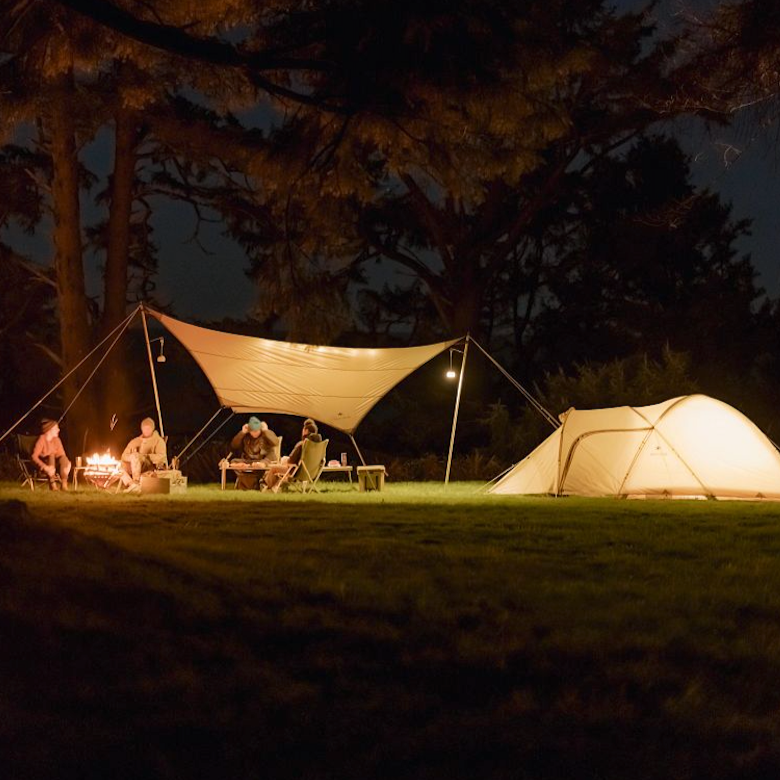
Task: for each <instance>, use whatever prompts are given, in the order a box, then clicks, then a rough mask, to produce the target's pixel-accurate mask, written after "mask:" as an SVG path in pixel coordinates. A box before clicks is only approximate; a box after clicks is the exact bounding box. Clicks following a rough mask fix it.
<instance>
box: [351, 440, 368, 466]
mask: <svg viewBox="0 0 780 780" xmlns="http://www.w3.org/2000/svg"><path fill="white" fill-rule="evenodd" d="M349 438H350V439H351V440H352V446H353V447H354V448H355V452H357V454H358V457H359V458H360V462H361V463H362V464H363V465H364V466H365V465H366V459H365V458H364V457H363V453H362V452H361V451H360V447H358V446H357V442H356V441H355V437H354V436H353V435H352V434H351V433H350V434H349Z"/></svg>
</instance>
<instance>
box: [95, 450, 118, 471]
mask: <svg viewBox="0 0 780 780" xmlns="http://www.w3.org/2000/svg"><path fill="white" fill-rule="evenodd" d="M87 466H88V467H89V468H90V469H95V470H96V471H102V470H106V471H107V470H109V469H116V468H118V467H119V461H118V460H115V459H114V458H113V457H112V455H111V453H110V452H108V451H106V452H105V453H104V454H103V455H99V454H98V453H97V452H96V453H94V454H93V455H92V456H91V457H87Z"/></svg>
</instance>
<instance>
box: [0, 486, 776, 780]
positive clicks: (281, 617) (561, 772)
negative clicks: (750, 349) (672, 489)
mask: <svg viewBox="0 0 780 780" xmlns="http://www.w3.org/2000/svg"><path fill="white" fill-rule="evenodd" d="M475 487H476V486H474V485H460V484H456V485H452V486H450V488H448V489H446V490H445V489H444V488H443V487H441V486H431V485H423V486H421V485H395V484H393V485H390V486H388V488H387V490H386V491H385V492H383V493H381V494H377V493H373V494H358V493H356V492H350V491H347V490H345V489H343V488H342V489H338V488H332V489H331V490H330V491H329V492H327V493H325V494H323V495H322V496H318V497H313V498H310V497H305V498H301V497H295V496H267V495H260V494H254V493H253V494H241V493H237V492H235V491H226V492H225V493H221V492H220V491H219V490H218V489H216V488H214V487H195V488H190V490H189V491H188V493H187V494H186V495H184V496H176V497H170V498H169V497H164V496H155V497H149V498H139V497H136V496H123V495H118V496H113V495H106V494H101V493H96V492H92V493H89V492H84V493H80V494H78V495H72V494H71V495H61V494H50V493H48V492H45V491H36V492H35V494H32V493H30V492H29V491H24V490H22V489H20V488H16V487H13V486H11V485H6V486H4V487H2V488H0V639H1V644H0V759H2V762H1V764H0V765H2V766H4V767H5V769H1V768H0V775H1V776H2V777H7V778H14V779H15V778H20V779H24V778H30V779H33V778H34V779H35V780H39V779H42V778H80V779H83V780H92V779H93V778H94V779H95V780H97V779H98V778H100V779H101V780H102V779H103V778H107V779H108V778H111V779H113V778H122V779H123V778H128V779H129V778H139V779H142V780H143V779H145V778H166V779H167V778H171V779H172V780H173V779H176V780H178V779H179V778H186V779H189V778H231V779H232V778H269V779H271V780H273V779H274V778H283V779H286V778H312V779H314V778H318V779H319V778H333V779H334V780H336V779H337V778H359V777H360V778H375V777H376V778H404V779H406V778H419V779H422V778H426V779H427V778H435V779H438V778H446V779H447V780H460V779H461V778H463V779H464V780H465V778H469V779H470V780H473V779H475V778H477V779H478V778H491V779H492V778H513V779H514V778H517V779H521V778H572V779H573V780H578V779H579V778H583V779H585V778H587V779H590V778H594V779H595V778H602V779H603V778H609V779H613V778H614V779H615V780H617V779H618V778H619V779H620V780H624V779H625V780H630V779H631V778H658V779H659V780H660V779H661V778H664V779H665V780H666V779H668V778H681V779H683V778H715V779H718V778H724V779H725V778H777V777H780V506H776V505H771V504H753V503H726V502H723V503H716V502H686V501H679V502H662V501H646V502H643V501H635V502H634V501H623V502H620V501H614V500H586V499H576V500H575V499H560V500H551V499H541V498H540V499H533V498H519V497H485V496H482V495H479V494H477V493H475ZM22 502H23V503H22Z"/></svg>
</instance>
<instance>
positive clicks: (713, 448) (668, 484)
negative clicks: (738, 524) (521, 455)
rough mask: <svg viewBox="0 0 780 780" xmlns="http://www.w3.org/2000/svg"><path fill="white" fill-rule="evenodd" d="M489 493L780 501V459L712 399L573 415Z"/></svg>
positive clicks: (765, 440) (688, 398) (747, 424)
mask: <svg viewBox="0 0 780 780" xmlns="http://www.w3.org/2000/svg"><path fill="white" fill-rule="evenodd" d="M489 492H491V493H497V494H523V493H525V494H548V495H549V494H551V495H556V496H562V495H571V496H616V497H621V498H651V497H654V498H662V497H668V498H719V499H753V500H755V499H768V500H780V452H778V450H777V449H776V447H775V446H774V445H773V444H772V442H771V441H769V439H768V438H767V437H766V436H765V435H764V434H763V433H762V432H761V431H760V430H759V429H758V428H757V427H756V425H754V424H753V423H752V422H751V421H750V420H749V419H748V418H747V417H745V416H744V415H743V414H742V413H741V412H738V411H737V410H736V409H734V408H733V407H731V406H729V405H728V404H725V403H723V402H722V401H718V400H716V399H714V398H710V397H708V396H705V395H687V396H682V397H679V398H672V399H670V400H668V401H664V402H663V403H659V404H655V405H653V406H641V407H632V406H620V407H615V408H612V409H592V410H579V409H570V410H569V411H568V412H566V414H565V415H564V416H563V424H562V425H561V427H560V428H558V429H557V430H556V431H555V432H554V433H552V434H551V435H550V436H549V437H548V438H547V439H545V440H544V441H543V442H542V443H541V444H540V445H539V446H538V447H537V448H536V449H535V450H534V451H533V452H531V454H530V455H528V456H527V457H526V458H525V459H523V460H521V461H520V462H519V463H518V464H517V465H516V466H514V467H513V468H512V469H511V470H510V471H509V472H508V473H507V474H505V475H504V476H503V477H502V478H501V479H500V480H499V481H498V482H496V483H495V484H494V485H493V486H492V487H491V488H490V490H489Z"/></svg>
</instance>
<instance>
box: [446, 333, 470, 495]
mask: <svg viewBox="0 0 780 780" xmlns="http://www.w3.org/2000/svg"><path fill="white" fill-rule="evenodd" d="M468 353H469V337H468V336H466V343H465V344H464V345H463V360H462V361H461V364H460V376H459V377H458V394H457V395H456V396H455V412H454V413H453V415H452V433H451V434H450V451H449V452H448V453H447V470H446V472H445V473H444V484H445V485H448V484H449V482H450V467H451V466H452V449H453V447H454V446H455V429H456V428H457V427H458V409H459V408H460V392H461V390H462V388H463V374H464V373H466V356H467V355H468Z"/></svg>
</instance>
